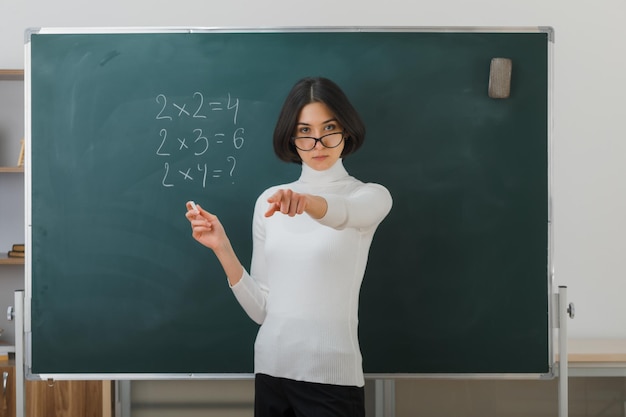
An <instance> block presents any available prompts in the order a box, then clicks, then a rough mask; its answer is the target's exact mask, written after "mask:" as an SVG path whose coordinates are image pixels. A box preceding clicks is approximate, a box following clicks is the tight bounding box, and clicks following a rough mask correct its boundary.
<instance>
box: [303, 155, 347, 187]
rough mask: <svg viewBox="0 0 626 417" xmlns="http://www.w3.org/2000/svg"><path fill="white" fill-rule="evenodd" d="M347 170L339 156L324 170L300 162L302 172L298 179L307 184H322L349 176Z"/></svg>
mask: <svg viewBox="0 0 626 417" xmlns="http://www.w3.org/2000/svg"><path fill="white" fill-rule="evenodd" d="M349 176H350V175H349V174H348V171H346V169H345V168H344V166H343V160H342V159H341V158H340V159H338V160H337V162H335V164H334V165H333V166H332V167H330V168H328V169H327V170H324V171H316V170H314V169H313V168H311V167H310V166H308V165H307V164H305V163H302V173H301V174H300V179H299V180H298V181H300V182H305V183H309V184H322V183H329V182H333V181H338V180H341V179H344V178H347V177H349Z"/></svg>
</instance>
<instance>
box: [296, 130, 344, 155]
mask: <svg viewBox="0 0 626 417" xmlns="http://www.w3.org/2000/svg"><path fill="white" fill-rule="evenodd" d="M342 140H343V132H336V133H329V134H327V135H324V136H322V137H321V138H313V137H308V136H299V137H295V138H293V143H294V145H296V148H298V149H300V150H301V151H310V150H312V149H313V148H315V145H316V144H317V142H318V141H320V142H321V143H322V145H323V146H324V147H326V148H336V147H337V146H339V145H340V144H341V141H342Z"/></svg>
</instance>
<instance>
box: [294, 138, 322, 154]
mask: <svg viewBox="0 0 626 417" xmlns="http://www.w3.org/2000/svg"><path fill="white" fill-rule="evenodd" d="M293 143H294V145H296V148H298V149H300V150H301V151H310V150H311V149H313V148H315V144H316V143H317V141H316V140H315V138H307V137H300V138H294V139H293Z"/></svg>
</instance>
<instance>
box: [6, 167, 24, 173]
mask: <svg viewBox="0 0 626 417" xmlns="http://www.w3.org/2000/svg"><path fill="white" fill-rule="evenodd" d="M0 172H24V167H0Z"/></svg>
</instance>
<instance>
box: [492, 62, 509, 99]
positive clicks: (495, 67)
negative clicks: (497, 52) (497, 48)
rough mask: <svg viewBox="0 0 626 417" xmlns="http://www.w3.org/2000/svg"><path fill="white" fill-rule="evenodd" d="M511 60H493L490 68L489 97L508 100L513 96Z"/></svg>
mask: <svg viewBox="0 0 626 417" xmlns="http://www.w3.org/2000/svg"><path fill="white" fill-rule="evenodd" d="M512 69H513V62H512V61H511V60H510V59H509V58H492V59H491V66H490V68H489V97H491V98H508V97H509V95H510V94H511V71H512Z"/></svg>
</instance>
